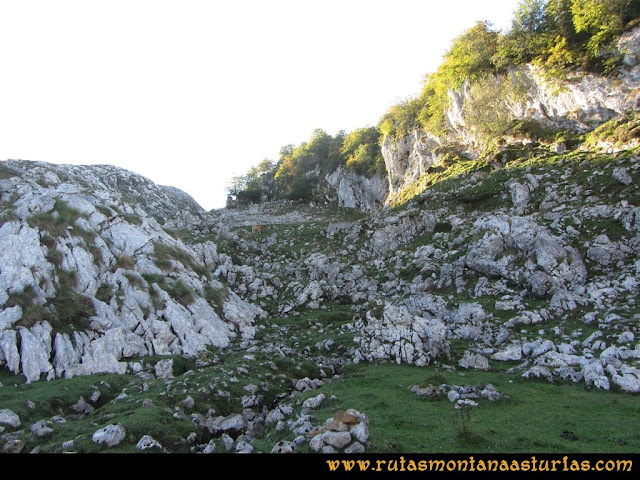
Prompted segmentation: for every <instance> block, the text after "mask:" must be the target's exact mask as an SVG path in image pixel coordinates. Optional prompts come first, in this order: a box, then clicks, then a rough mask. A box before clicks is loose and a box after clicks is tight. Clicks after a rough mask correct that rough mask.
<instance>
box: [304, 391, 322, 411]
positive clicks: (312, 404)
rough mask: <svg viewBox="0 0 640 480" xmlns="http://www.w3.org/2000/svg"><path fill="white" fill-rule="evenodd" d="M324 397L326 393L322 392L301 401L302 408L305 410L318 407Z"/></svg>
mask: <svg viewBox="0 0 640 480" xmlns="http://www.w3.org/2000/svg"><path fill="white" fill-rule="evenodd" d="M325 398H326V395H325V394H324V393H320V394H318V395H316V396H315V397H311V398H308V399H306V400H305V401H304V402H303V403H302V408H303V409H305V410H308V409H314V408H318V407H319V406H320V404H321V403H322V402H323V401H324V399H325Z"/></svg>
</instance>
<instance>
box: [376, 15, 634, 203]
mask: <svg viewBox="0 0 640 480" xmlns="http://www.w3.org/2000/svg"><path fill="white" fill-rule="evenodd" d="M639 38H640V27H636V28H635V29H634V30H632V31H630V32H627V33H625V34H624V35H623V36H622V37H621V38H620V40H619V43H618V49H619V51H620V52H621V54H622V55H624V65H623V67H622V68H621V72H620V74H619V75H618V76H617V77H603V76H599V75H594V74H584V73H579V72H578V73H573V74H571V75H570V78H569V79H568V81H566V82H563V83H562V84H558V83H557V82H554V81H549V80H548V79H547V78H546V77H545V75H544V73H543V72H542V71H540V69H539V68H536V67H534V66H532V65H526V66H522V67H518V68H517V69H514V70H512V71H511V72H510V73H509V74H508V75H506V76H505V77H501V78H499V79H496V82H503V84H504V85H507V84H509V85H511V86H513V87H514V88H516V89H517V90H518V91H519V92H520V93H519V94H518V95H514V96H512V97H513V98H511V97H509V96H508V95H505V96H504V98H503V100H502V102H503V105H502V106H503V107H504V114H505V115H508V116H509V117H510V119H512V120H533V121H536V122H539V123H540V124H541V125H543V126H545V127H551V128H557V129H570V130H575V131H580V132H585V131H588V130H591V129H593V128H595V127H597V126H598V125H600V124H602V123H604V122H605V121H607V120H610V119H612V118H616V117H619V116H620V115H621V114H623V113H624V112H628V111H631V110H634V109H637V108H638V106H639V105H640V96H639V94H638V87H637V86H638V80H640V53H639V52H638V48H637V45H638V39H639ZM506 88H507V87H506V86H505V89H506ZM473 98H474V97H473V89H472V88H471V86H470V84H469V83H468V82H465V83H463V85H462V86H461V87H460V88H459V89H457V90H451V91H449V99H450V105H449V107H448V108H447V110H446V111H445V120H446V123H447V129H448V132H449V133H448V134H447V135H446V137H442V138H440V137H437V136H435V135H433V134H432V133H430V132H427V131H423V130H420V129H416V130H414V131H412V132H410V133H409V134H408V135H407V136H405V137H402V138H393V137H385V138H384V140H383V144H382V154H383V157H384V161H385V165H386V168H387V172H388V182H389V196H388V198H387V200H386V203H387V204H389V203H391V202H392V201H393V199H394V196H395V195H397V194H398V193H399V192H400V191H401V190H402V189H404V188H407V187H409V186H411V185H412V184H413V183H414V182H416V181H417V180H418V179H419V178H420V177H421V176H422V175H425V174H426V173H427V170H428V169H429V167H433V166H437V165H440V164H441V159H442V152H443V151H445V150H446V148H444V149H443V148H442V147H451V146H456V148H457V150H459V151H460V152H463V153H464V154H465V155H466V156H469V157H475V156H477V155H478V153H479V152H480V150H481V148H482V144H481V140H480V139H479V138H478V135H477V132H476V129H475V128H474V127H473V125H470V122H469V121H468V119H467V118H466V113H467V105H469V103H470V102H472V100H473ZM512 140H513V139H512ZM515 140H518V139H515ZM520 140H522V139H520Z"/></svg>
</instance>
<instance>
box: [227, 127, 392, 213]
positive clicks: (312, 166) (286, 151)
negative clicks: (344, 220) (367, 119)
mask: <svg viewBox="0 0 640 480" xmlns="http://www.w3.org/2000/svg"><path fill="white" fill-rule="evenodd" d="M379 140H380V132H379V130H378V129H377V128H375V127H366V128H360V129H357V130H355V131H354V132H351V133H349V134H348V135H347V134H346V133H345V132H344V131H340V132H338V133H337V134H336V135H335V136H332V135H329V134H327V133H326V132H325V131H324V130H322V129H316V130H314V131H313V134H312V136H311V138H310V139H309V141H308V142H303V143H302V144H300V145H298V146H295V145H285V146H283V147H282V148H281V149H280V158H279V160H278V162H277V163H276V164H274V163H273V162H272V161H270V160H263V161H262V162H261V163H260V164H258V165H257V166H256V167H252V168H251V169H250V170H249V172H248V173H247V174H246V175H243V176H240V177H234V179H233V180H232V185H231V187H229V188H228V192H229V194H231V195H234V196H235V197H236V200H237V201H239V202H240V203H242V204H246V203H251V202H253V203H257V202H260V201H262V199H263V198H268V199H274V198H288V199H291V200H304V201H308V200H313V199H314V198H316V197H318V195H319V194H320V193H321V191H318V189H317V187H318V185H320V184H321V183H322V182H321V180H322V179H323V178H324V176H325V175H327V174H329V173H331V172H333V171H335V170H336V169H337V168H338V167H340V166H342V165H347V168H349V169H350V170H353V171H355V172H357V173H359V174H361V175H366V176H372V175H374V174H376V173H378V174H382V173H384V168H385V167H384V160H383V158H382V153H381V150H380V145H379V143H380V142H379Z"/></svg>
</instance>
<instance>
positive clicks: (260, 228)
mask: <svg viewBox="0 0 640 480" xmlns="http://www.w3.org/2000/svg"><path fill="white" fill-rule="evenodd" d="M262 232H264V227H263V226H262V225H253V226H252V227H251V233H262Z"/></svg>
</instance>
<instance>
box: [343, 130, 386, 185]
mask: <svg viewBox="0 0 640 480" xmlns="http://www.w3.org/2000/svg"><path fill="white" fill-rule="evenodd" d="M379 141H380V132H379V131H378V129H377V128H375V127H367V128H358V129H356V130H354V131H353V132H351V133H349V134H348V135H347V136H346V137H345V139H344V142H343V143H342V148H341V149H340V153H341V154H342V155H344V157H345V158H346V159H347V163H346V166H347V168H348V169H349V170H352V171H354V172H356V173H358V174H359V175H364V176H367V177H372V176H373V175H375V174H381V173H383V172H384V169H385V165H384V158H383V157H382V151H381V150H380V145H379Z"/></svg>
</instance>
